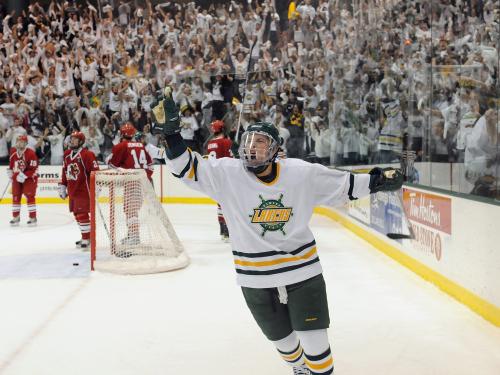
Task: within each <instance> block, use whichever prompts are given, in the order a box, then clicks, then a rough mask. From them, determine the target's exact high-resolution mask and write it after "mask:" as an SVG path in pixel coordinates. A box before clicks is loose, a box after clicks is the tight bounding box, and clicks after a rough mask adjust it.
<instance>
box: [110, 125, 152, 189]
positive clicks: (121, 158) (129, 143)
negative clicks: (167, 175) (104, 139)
mask: <svg viewBox="0 0 500 375" xmlns="http://www.w3.org/2000/svg"><path fill="white" fill-rule="evenodd" d="M135 133H137V130H136V129H135V128H134V125H132V124H131V123H129V122H127V123H125V124H124V125H122V127H121V128H120V134H121V138H122V140H121V142H120V143H118V144H117V145H114V146H113V149H112V150H111V155H110V157H109V160H108V165H109V166H110V167H111V168H124V169H144V170H145V171H146V174H147V176H148V178H149V179H150V180H151V176H152V175H153V161H152V159H151V156H149V154H148V153H147V152H146V149H145V148H144V144H143V143H142V142H138V141H136V140H135V138H134V136H135Z"/></svg>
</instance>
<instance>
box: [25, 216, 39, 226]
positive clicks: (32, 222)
mask: <svg viewBox="0 0 500 375" xmlns="http://www.w3.org/2000/svg"><path fill="white" fill-rule="evenodd" d="M36 223H37V220H36V217H30V218H29V220H28V221H27V222H26V224H27V225H28V226H29V227H34V226H36Z"/></svg>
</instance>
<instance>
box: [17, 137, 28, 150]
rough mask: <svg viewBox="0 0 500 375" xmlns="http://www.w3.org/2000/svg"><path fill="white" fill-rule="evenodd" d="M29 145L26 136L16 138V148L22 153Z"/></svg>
mask: <svg viewBox="0 0 500 375" xmlns="http://www.w3.org/2000/svg"><path fill="white" fill-rule="evenodd" d="M27 144H28V136H27V135H25V134H21V135H19V136H18V137H17V138H16V148H17V149H18V150H20V151H22V150H24V149H25V148H26V145H27Z"/></svg>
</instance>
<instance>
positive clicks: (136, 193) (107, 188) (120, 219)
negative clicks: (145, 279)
mask: <svg viewBox="0 0 500 375" xmlns="http://www.w3.org/2000/svg"><path fill="white" fill-rule="evenodd" d="M90 195H91V197H90V199H91V203H90V205H91V224H90V225H91V240H90V241H91V267H92V270H98V271H103V272H112V273H119V274H149V273H157V272H165V271H171V270H175V269H179V268H183V267H186V266H187V265H188V264H189V258H188V256H187V254H186V252H185V251H184V248H183V246H182V244H181V242H180V241H179V239H178V238H177V235H176V233H175V231H174V228H173V227H172V224H171V223H170V220H169V219H168V217H167V214H166V213H165V211H164V210H163V207H162V205H161V203H160V201H159V199H158V197H157V196H156V194H155V191H154V189H153V185H152V184H151V182H150V181H149V179H148V178H147V176H146V173H145V172H144V170H142V169H108V170H102V171H96V172H92V175H91V187H90Z"/></svg>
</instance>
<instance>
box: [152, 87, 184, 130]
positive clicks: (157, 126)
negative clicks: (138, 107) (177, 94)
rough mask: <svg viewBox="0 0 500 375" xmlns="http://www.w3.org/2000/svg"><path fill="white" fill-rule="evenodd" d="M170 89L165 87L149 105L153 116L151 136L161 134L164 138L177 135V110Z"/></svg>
mask: <svg viewBox="0 0 500 375" xmlns="http://www.w3.org/2000/svg"><path fill="white" fill-rule="evenodd" d="M172 91H173V90H172V87H170V86H166V87H165V89H163V93H162V94H161V95H158V96H157V97H156V98H155V100H154V101H153V103H151V111H152V114H153V120H154V124H153V129H152V132H153V134H163V135H165V136H167V135H172V134H176V133H179V132H180V131H181V129H180V126H179V125H180V117H179V108H178V107H177V105H176V104H175V102H174V99H173V98H172Z"/></svg>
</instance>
